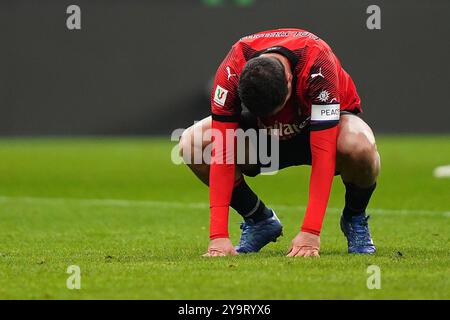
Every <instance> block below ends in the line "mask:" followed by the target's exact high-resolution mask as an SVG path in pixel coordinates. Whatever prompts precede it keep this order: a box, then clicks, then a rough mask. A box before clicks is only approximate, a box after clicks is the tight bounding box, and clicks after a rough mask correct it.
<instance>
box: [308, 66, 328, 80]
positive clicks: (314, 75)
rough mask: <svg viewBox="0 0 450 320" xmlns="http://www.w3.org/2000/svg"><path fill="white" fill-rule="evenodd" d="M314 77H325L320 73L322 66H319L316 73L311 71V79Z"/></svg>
mask: <svg viewBox="0 0 450 320" xmlns="http://www.w3.org/2000/svg"><path fill="white" fill-rule="evenodd" d="M316 77H322V78H325V77H324V76H323V74H322V67H320V69H319V72H318V73H311V79H314V78H316Z"/></svg>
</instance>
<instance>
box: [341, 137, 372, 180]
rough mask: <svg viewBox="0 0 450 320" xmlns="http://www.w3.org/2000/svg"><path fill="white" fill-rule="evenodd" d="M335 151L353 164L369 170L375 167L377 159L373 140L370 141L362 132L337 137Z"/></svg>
mask: <svg viewBox="0 0 450 320" xmlns="http://www.w3.org/2000/svg"><path fill="white" fill-rule="evenodd" d="M337 152H338V153H339V155H340V156H341V157H342V158H344V159H346V160H347V161H351V162H352V163H353V164H354V165H356V166H358V167H360V166H362V167H365V168H367V169H369V170H371V171H372V170H374V169H376V168H375V166H376V163H377V161H378V159H379V157H378V152H377V146H376V144H375V141H370V140H369V139H368V138H367V136H366V135H365V134H364V133H353V134H348V135H346V136H345V137H344V138H342V137H341V138H340V139H338V144H337Z"/></svg>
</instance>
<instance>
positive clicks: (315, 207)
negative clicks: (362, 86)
mask: <svg viewBox="0 0 450 320" xmlns="http://www.w3.org/2000/svg"><path fill="white" fill-rule="evenodd" d="M307 76H308V78H307V81H306V83H307V85H306V88H307V90H306V95H307V101H308V103H309V104H310V107H311V120H310V121H311V133H310V145H311V155H312V168H311V176H310V183H309V198H308V206H307V209H306V213H305V218H304V220H303V225H302V231H304V232H309V233H313V234H316V235H319V234H320V231H321V229H322V223H323V219H324V217H325V212H326V208H327V204H328V199H329V195H330V191H331V185H332V182H333V177H334V172H335V167H336V140H337V134H338V127H337V125H338V124H339V117H340V103H339V96H340V92H339V77H338V68H337V65H336V59H335V57H334V55H333V54H332V53H331V51H320V52H319V53H318V55H317V56H316V58H315V59H314V61H313V63H312V66H311V69H310V71H309V73H308V75H307Z"/></svg>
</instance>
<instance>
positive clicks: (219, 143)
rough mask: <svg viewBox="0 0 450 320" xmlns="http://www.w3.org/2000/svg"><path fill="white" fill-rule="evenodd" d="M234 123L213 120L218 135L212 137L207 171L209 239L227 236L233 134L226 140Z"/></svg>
mask: <svg viewBox="0 0 450 320" xmlns="http://www.w3.org/2000/svg"><path fill="white" fill-rule="evenodd" d="M236 127H237V124H236V123H227V122H218V121H214V120H213V124H212V128H213V130H215V131H216V134H220V137H213V148H212V155H211V167H210V173H209V196H210V209H211V210H210V239H216V238H228V237H229V234H228V214H229V206H230V202H231V195H232V192H233V186H234V177H235V168H236V166H235V163H234V136H233V138H232V139H233V140H232V141H227V134H226V133H227V130H234V129H236Z"/></svg>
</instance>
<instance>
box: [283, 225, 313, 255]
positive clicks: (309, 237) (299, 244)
mask: <svg viewBox="0 0 450 320" xmlns="http://www.w3.org/2000/svg"><path fill="white" fill-rule="evenodd" d="M319 250H320V236H317V235H315V234H312V233H308V232H303V231H300V233H299V234H297V236H296V237H295V238H294V240H292V244H291V246H290V248H289V251H288V254H287V256H288V257H319Z"/></svg>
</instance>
